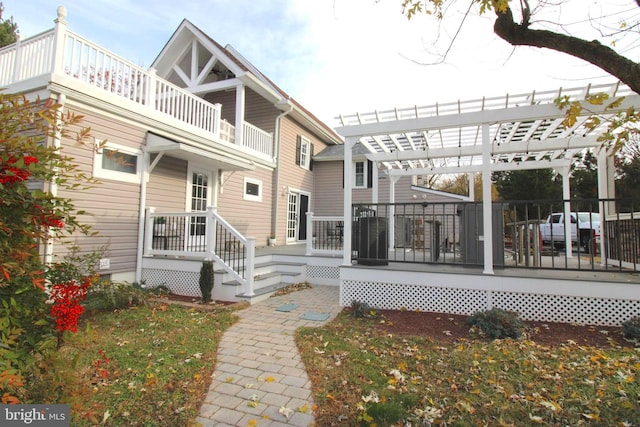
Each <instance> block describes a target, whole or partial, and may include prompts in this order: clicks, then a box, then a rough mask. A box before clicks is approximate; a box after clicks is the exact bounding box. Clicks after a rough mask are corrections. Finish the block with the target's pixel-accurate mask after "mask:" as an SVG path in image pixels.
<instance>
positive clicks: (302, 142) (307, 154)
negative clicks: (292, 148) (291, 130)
mask: <svg viewBox="0 0 640 427" xmlns="http://www.w3.org/2000/svg"><path fill="white" fill-rule="evenodd" d="M311 156H313V144H312V143H311V141H309V140H308V139H307V138H305V137H304V136H302V135H300V136H298V143H297V145H296V164H297V165H298V166H300V167H301V168H303V169H307V170H311V169H312V162H311Z"/></svg>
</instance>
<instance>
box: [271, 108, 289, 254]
mask: <svg viewBox="0 0 640 427" xmlns="http://www.w3.org/2000/svg"><path fill="white" fill-rule="evenodd" d="M282 101H284V102H282ZM282 101H280V102H279V104H281V105H286V106H287V107H289V109H288V110H286V111H283V112H282V113H280V114H279V115H278V117H276V129H275V136H274V140H275V141H274V142H275V144H276V146H275V147H274V148H275V150H274V154H275V156H276V170H275V173H276V176H275V179H274V181H273V189H272V193H273V200H274V202H275V203H273V205H272V206H273V208H272V212H271V232H272V233H276V232H277V230H278V205H279V200H278V196H279V194H280V136H281V135H282V132H280V126H281V125H282V119H283V118H284V117H285V116H286V115H288V114H289V113H291V112H292V111H293V104H291V103H290V102H289V100H288V99H284V100H282ZM285 242H286V237H285Z"/></svg>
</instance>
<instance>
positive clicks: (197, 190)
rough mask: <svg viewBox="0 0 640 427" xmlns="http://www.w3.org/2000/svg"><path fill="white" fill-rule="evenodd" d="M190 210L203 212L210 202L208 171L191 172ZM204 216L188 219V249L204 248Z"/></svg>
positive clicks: (205, 239)
mask: <svg viewBox="0 0 640 427" xmlns="http://www.w3.org/2000/svg"><path fill="white" fill-rule="evenodd" d="M190 184H191V185H190V186H191V196H190V197H191V200H190V203H189V204H190V206H189V210H190V211H191V212H204V211H206V210H207V206H209V205H210V203H211V175H210V173H209V172H204V171H196V170H194V171H192V172H191V183H190ZM206 222H207V217H206V216H193V217H191V218H190V219H189V242H188V245H189V249H190V250H204V248H205V246H206V243H207V236H206V235H205V232H206Z"/></svg>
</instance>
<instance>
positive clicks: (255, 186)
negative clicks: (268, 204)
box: [244, 178, 262, 202]
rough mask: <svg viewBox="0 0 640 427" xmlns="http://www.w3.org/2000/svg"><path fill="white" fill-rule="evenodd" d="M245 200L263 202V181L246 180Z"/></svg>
mask: <svg viewBox="0 0 640 427" xmlns="http://www.w3.org/2000/svg"><path fill="white" fill-rule="evenodd" d="M244 200H252V201H254V202H261V201H262V181H259V180H257V179H251V178H245V179H244Z"/></svg>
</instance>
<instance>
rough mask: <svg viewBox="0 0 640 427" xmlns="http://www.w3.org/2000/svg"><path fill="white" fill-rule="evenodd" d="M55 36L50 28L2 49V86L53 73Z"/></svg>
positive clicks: (0, 72) (0, 55)
mask: <svg viewBox="0 0 640 427" xmlns="http://www.w3.org/2000/svg"><path fill="white" fill-rule="evenodd" d="M54 36H55V31H54V30H49V31H45V32H43V33H40V34H38V35H36V36H33V37H29V38H28V39H26V40H24V41H20V40H18V41H17V42H16V43H14V44H12V45H9V46H6V47H4V48H3V49H0V86H2V87H4V86H7V85H9V84H11V83H14V82H18V81H22V80H28V79H30V78H33V77H38V76H41V75H44V74H47V73H51V71H52V70H53V52H54V49H53V46H54V41H55V37H54Z"/></svg>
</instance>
